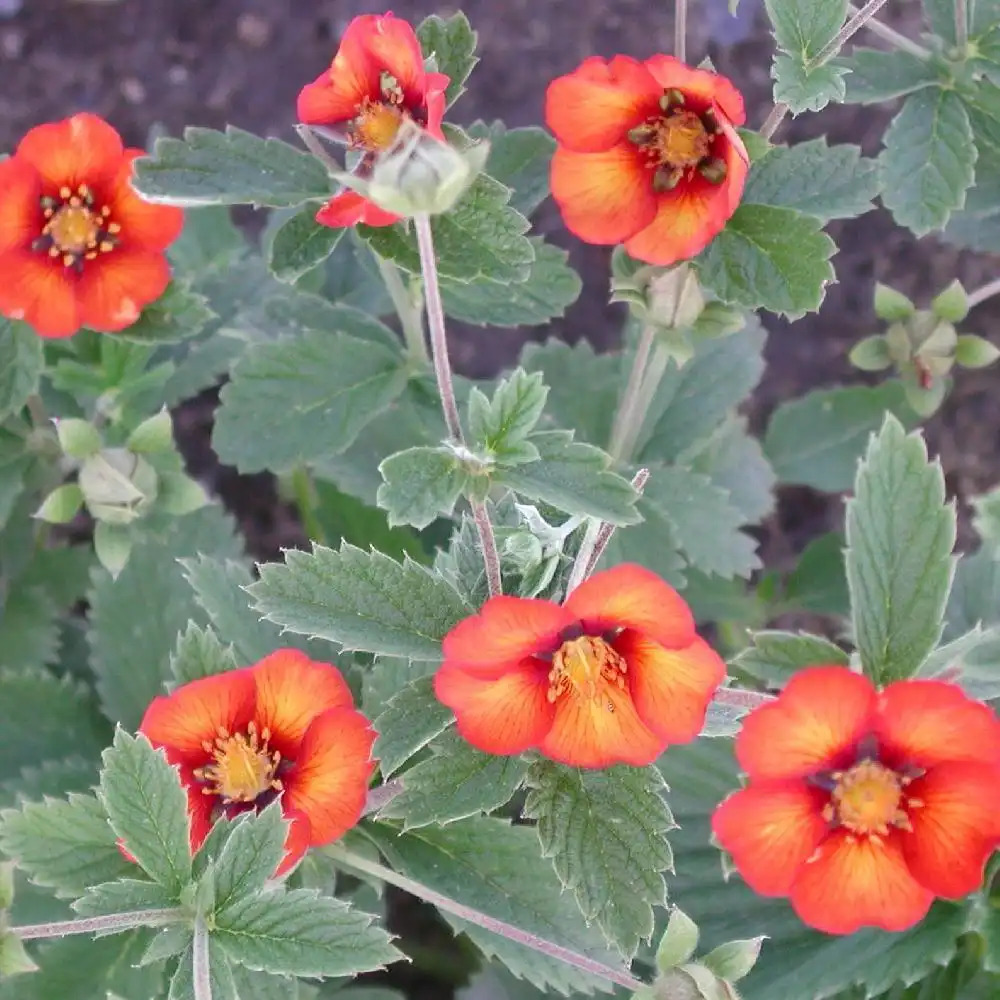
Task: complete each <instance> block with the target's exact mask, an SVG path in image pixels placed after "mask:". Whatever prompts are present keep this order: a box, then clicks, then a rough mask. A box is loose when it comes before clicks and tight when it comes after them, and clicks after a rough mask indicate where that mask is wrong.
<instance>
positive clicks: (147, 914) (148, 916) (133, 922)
mask: <svg viewBox="0 0 1000 1000" xmlns="http://www.w3.org/2000/svg"><path fill="white" fill-rule="evenodd" d="M184 919H185V918H184V913H183V911H181V910H179V909H173V908H172V909H164V910H136V911H135V912H134V913H109V914H107V915H106V916H102V917H81V918H80V919H79V920H58V921H56V922H55V923H51V924H25V925H24V926H23V927H9V928H7V929H8V930H9V931H10V933H11V934H16V935H17V936H18V937H19V938H20V939H21V940H22V941H31V940H34V939H36V938H53V937H69V935H71V934H96V933H102V932H103V933H105V934H116V933H119V932H120V931H128V930H131V929H132V928H133V927H163V926H165V925H166V924H175V923H179V922H180V921H182V920H184Z"/></svg>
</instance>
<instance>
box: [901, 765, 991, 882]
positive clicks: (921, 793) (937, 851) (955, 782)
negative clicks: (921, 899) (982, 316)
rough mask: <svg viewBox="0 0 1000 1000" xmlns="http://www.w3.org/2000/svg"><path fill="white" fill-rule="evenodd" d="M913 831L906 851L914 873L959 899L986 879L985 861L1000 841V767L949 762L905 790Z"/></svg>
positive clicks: (904, 839)
mask: <svg viewBox="0 0 1000 1000" xmlns="http://www.w3.org/2000/svg"><path fill="white" fill-rule="evenodd" d="M906 796H907V798H913V799H916V800H917V801H918V802H921V803H922V805H921V806H920V807H919V808H913V807H910V808H909V809H907V814H908V815H909V817H910V824H911V825H912V827H913V830H912V832H908V831H905V830H904V831H902V832H901V833H900V835H899V836H900V840H901V842H902V845H903V855H904V857H905V858H906V863H907V864H908V865H909V866H910V871H911V872H912V873H913V876H914V878H916V880H917V881H918V882H919V883H920V884H921V885H922V886H924V887H925V888H927V889H930V891H931V892H933V893H934V895H935V896H945V897H947V898H948V899H960V898H961V897H962V896H966V895H968V894H969V893H970V892H974V891H975V890H976V889H978V888H979V887H980V886H981V885H982V882H983V869H984V867H985V865H986V860H987V858H989V856H990V855H991V854H992V853H993V851H994V849H995V848H996V847H997V846H998V845H1000V767H997V766H996V765H989V764H979V763H975V764H974V763H968V762H963V763H945V764H937V765H935V766H934V767H932V768H931V769H930V770H929V771H928V772H927V774H926V775H924V777H922V778H918V779H917V780H916V781H914V782H913V783H912V784H911V785H909V786H908V787H907V789H906Z"/></svg>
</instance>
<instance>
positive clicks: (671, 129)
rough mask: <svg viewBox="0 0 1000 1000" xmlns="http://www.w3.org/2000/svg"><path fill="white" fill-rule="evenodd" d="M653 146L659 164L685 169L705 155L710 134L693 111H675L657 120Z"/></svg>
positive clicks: (707, 150)
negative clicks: (654, 146)
mask: <svg viewBox="0 0 1000 1000" xmlns="http://www.w3.org/2000/svg"><path fill="white" fill-rule="evenodd" d="M655 145H656V151H657V153H658V154H659V158H660V162H661V163H663V164H664V165H665V166H668V167H674V168H680V169H681V170H684V169H686V168H687V167H695V166H697V165H698V164H699V163H701V161H702V160H703V159H704V158H705V157H706V156H708V154H709V151H710V150H711V148H712V137H711V136H710V135H709V134H708V132H707V131H706V130H705V126H704V124H702V120H701V119H700V118H699V117H698V116H697V115H696V114H695V113H694V112H693V111H675V112H673V113H672V114H670V115H668V116H666V117H665V118H661V119H660V121H659V122H658V123H657V125H656V139H655Z"/></svg>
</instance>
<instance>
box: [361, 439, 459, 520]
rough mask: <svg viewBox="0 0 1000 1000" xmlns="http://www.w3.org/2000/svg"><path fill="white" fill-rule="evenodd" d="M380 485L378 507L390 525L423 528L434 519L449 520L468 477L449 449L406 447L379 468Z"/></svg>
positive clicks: (456, 457)
mask: <svg viewBox="0 0 1000 1000" xmlns="http://www.w3.org/2000/svg"><path fill="white" fill-rule="evenodd" d="M378 468H379V472H381V473H382V478H383V480H384V482H383V483H382V485H381V486H380V487H379V488H378V496H377V500H378V505H379V506H380V507H381V508H383V509H384V510H385V511H386V512H387V513H388V523H389V525H390V526H393V525H400V524H412V525H413V526H414V527H415V528H426V527H427V525H428V524H430V523H431V521H433V520H434V519H435V518H437V517H450V516H451V514H452V511H453V510H454V509H455V504H456V503H457V502H458V498H459V497H460V496H461V495H462V493H463V492H464V491H465V490H466V488H467V487H468V485H469V482H470V477H469V474H468V473H467V472H466V470H465V468H464V467H463V465H462V463H461V461H460V460H459V458H458V456H457V455H456V454H455V452H454V451H453V450H452V449H451V448H447V447H444V448H407V449H406V451H398V452H396V454H395V455H390V456H389V457H388V458H387V459H385V460H384V461H383V462H382V463H381V464H380V465H379V467H378Z"/></svg>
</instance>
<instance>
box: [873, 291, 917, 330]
mask: <svg viewBox="0 0 1000 1000" xmlns="http://www.w3.org/2000/svg"><path fill="white" fill-rule="evenodd" d="M915 311H916V306H914V304H913V303H912V302H911V301H910V300H909V299H908V298H907V297H906V296H905V295H904V294H903V293H902V292H897V291H896V289H895V288H890V287H889V286H888V285H883V284H882V283H881V282H879V283H877V284H876V285H875V315H876V316H878V318H879V319H884V320H885V321H886V322H887V323H898V322H901V321H903V320H906V319H909V318H910V317H911V316H912V315H913V314H914V312H915Z"/></svg>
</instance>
